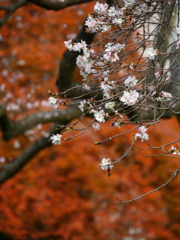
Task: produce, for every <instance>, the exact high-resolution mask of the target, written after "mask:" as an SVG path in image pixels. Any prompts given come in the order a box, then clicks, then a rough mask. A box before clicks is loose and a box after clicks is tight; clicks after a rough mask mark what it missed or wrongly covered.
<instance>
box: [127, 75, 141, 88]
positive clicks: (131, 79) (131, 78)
mask: <svg viewBox="0 0 180 240" xmlns="http://www.w3.org/2000/svg"><path fill="white" fill-rule="evenodd" d="M137 82H138V80H137V79H136V78H135V77H134V76H128V78H126V80H125V81H124V84H125V86H126V87H134V86H136V84H137Z"/></svg>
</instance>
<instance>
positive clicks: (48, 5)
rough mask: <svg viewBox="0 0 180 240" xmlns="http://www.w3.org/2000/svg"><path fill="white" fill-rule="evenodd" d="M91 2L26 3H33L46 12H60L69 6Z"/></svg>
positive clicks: (54, 0) (37, 0)
mask: <svg viewBox="0 0 180 240" xmlns="http://www.w3.org/2000/svg"><path fill="white" fill-rule="evenodd" d="M92 1H93V0H65V1H64V2H61V1H59V0H48V1H47V0H28V2H31V3H34V4H36V5H38V6H40V7H42V8H46V9H48V10H55V11H58V10H61V9H64V8H67V7H70V6H74V5H77V4H81V3H87V2H92Z"/></svg>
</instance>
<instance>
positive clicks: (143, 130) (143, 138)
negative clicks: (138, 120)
mask: <svg viewBox="0 0 180 240" xmlns="http://www.w3.org/2000/svg"><path fill="white" fill-rule="evenodd" d="M147 130H148V129H147V128H146V127H145V126H141V127H140V128H139V129H138V131H139V132H138V133H136V134H135V140H136V139H137V138H140V139H141V142H144V141H147V140H149V136H148V134H147V133H146V131H147Z"/></svg>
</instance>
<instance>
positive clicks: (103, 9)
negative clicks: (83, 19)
mask: <svg viewBox="0 0 180 240" xmlns="http://www.w3.org/2000/svg"><path fill="white" fill-rule="evenodd" d="M107 9H108V4H107V3H105V4H101V3H99V2H96V4H95V6H94V12H96V13H98V14H102V15H106V13H107Z"/></svg>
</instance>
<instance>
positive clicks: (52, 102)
mask: <svg viewBox="0 0 180 240" xmlns="http://www.w3.org/2000/svg"><path fill="white" fill-rule="evenodd" d="M48 100H49V103H50V104H52V105H55V104H56V103H57V99H56V98H54V97H49V98H48Z"/></svg>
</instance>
